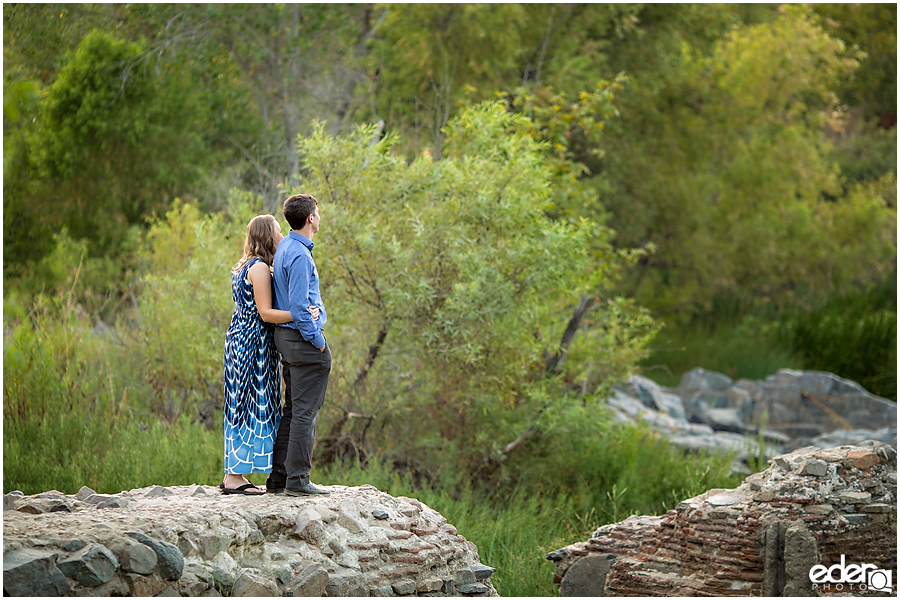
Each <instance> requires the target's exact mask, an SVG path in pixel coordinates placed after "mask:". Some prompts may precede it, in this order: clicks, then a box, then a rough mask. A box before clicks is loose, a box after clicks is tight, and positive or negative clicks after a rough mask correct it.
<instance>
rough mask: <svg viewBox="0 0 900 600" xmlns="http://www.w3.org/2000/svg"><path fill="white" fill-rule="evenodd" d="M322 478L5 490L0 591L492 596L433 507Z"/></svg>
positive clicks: (460, 540)
mask: <svg viewBox="0 0 900 600" xmlns="http://www.w3.org/2000/svg"><path fill="white" fill-rule="evenodd" d="M329 489H330V490H331V492H332V493H331V495H330V496H317V497H308V498H293V497H287V496H272V495H269V496H263V497H252V496H236V495H231V496H225V495H222V494H221V493H219V490H218V489H216V488H213V487H206V486H196V485H195V486H184V487H168V488H167V487H162V486H153V487H150V488H143V489H136V490H130V491H126V492H121V493H120V494H115V495H110V496H100V495H99V494H95V493H94V491H93V490H91V489H89V488H82V489H81V490H79V492H78V494H76V495H73V496H67V495H65V494H62V493H60V492H58V491H55V490H54V491H52V492H44V493H42V494H36V495H34V496H24V495H22V494H21V493H10V494H7V495H6V496H4V503H3V507H4V511H3V591H4V595H12V596H62V595H75V596H83V595H100V596H103V595H106V596H110V595H112V596H122V595H128V596H179V595H180V596H218V595H234V596H252V597H260V596H323V595H328V596H369V595H375V596H404V595H428V596H454V595H466V596H496V595H497V593H496V591H495V590H494V587H493V585H492V584H491V581H490V575H491V574H492V573H493V572H494V569H492V568H491V567H486V566H484V565H482V564H481V563H480V562H479V559H478V549H477V548H476V547H475V545H474V544H472V543H471V542H469V541H467V540H466V539H465V538H464V537H463V536H461V535H458V533H457V531H456V528H455V527H453V525H450V524H449V523H447V520H446V519H445V518H443V517H442V516H441V515H440V514H439V513H437V512H436V511H434V510H432V509H431V508H429V507H427V506H425V505H424V504H422V503H421V502H419V501H417V500H414V499H412V498H403V497H400V498H394V497H392V496H390V495H388V494H385V493H383V492H380V491H378V490H377V489H375V488H374V487H372V486H368V485H364V486H361V487H358V488H349V487H344V486H331V487H330V488H329ZM58 507H65V510H62V509H59V508H58Z"/></svg>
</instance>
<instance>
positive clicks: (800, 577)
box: [781, 521, 819, 597]
mask: <svg viewBox="0 0 900 600" xmlns="http://www.w3.org/2000/svg"><path fill="white" fill-rule="evenodd" d="M818 563H819V554H818V550H817V548H816V538H815V537H814V536H813V535H812V534H811V533H810V532H809V529H807V527H806V525H805V524H804V523H803V521H794V522H793V523H791V525H790V526H789V527H788V528H787V531H786V532H785V534H784V573H785V585H784V590H783V592H782V594H781V595H783V596H791V597H796V596H816V595H817V594H816V593H815V591H814V590H813V587H812V582H811V581H810V579H809V571H810V569H812V568H813V567H814V566H816V565H817V564H818Z"/></svg>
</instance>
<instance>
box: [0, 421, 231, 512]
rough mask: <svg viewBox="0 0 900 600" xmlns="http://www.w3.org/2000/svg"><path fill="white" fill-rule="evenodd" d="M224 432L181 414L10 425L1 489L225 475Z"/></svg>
mask: <svg viewBox="0 0 900 600" xmlns="http://www.w3.org/2000/svg"><path fill="white" fill-rule="evenodd" d="M222 464H223V463H222V431H221V428H220V429H219V430H215V429H213V430H208V429H206V428H205V427H203V426H202V425H198V424H191V423H190V422H189V421H188V420H187V419H186V418H181V419H179V420H178V421H176V422H175V423H174V424H172V425H166V424H164V423H161V422H157V423H154V424H153V425H151V426H145V425H142V424H140V423H138V422H128V423H120V424H118V425H113V423H111V422H108V421H104V420H99V419H92V418H90V417H87V416H85V415H79V414H53V415H49V416H47V417H45V418H43V419H28V420H25V421H20V422H18V423H16V425H15V426H14V427H8V426H7V427H5V428H4V435H3V491H4V493H6V492H10V491H12V490H14V489H18V490H21V491H22V492H24V493H26V494H36V493H38V492H42V491H46V490H51V489H55V490H58V491H60V492H63V493H66V494H74V493H75V492H77V491H78V490H79V489H80V488H81V486H83V485H86V486H88V487H89V488H91V489H93V490H94V491H96V492H100V493H107V494H114V493H117V492H120V491H122V490H128V489H133V488H138V487H145V486H149V485H188V484H191V483H204V484H207V485H211V484H215V483H217V482H218V481H220V480H221V479H222Z"/></svg>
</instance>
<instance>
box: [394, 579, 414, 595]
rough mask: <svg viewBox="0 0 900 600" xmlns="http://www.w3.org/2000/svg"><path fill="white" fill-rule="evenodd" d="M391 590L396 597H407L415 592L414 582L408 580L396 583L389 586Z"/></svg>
mask: <svg viewBox="0 0 900 600" xmlns="http://www.w3.org/2000/svg"><path fill="white" fill-rule="evenodd" d="M391 589H393V590H394V593H395V594H397V595H398V596H408V595H409V594H412V593H414V592H415V591H416V582H415V581H409V580H406V581H398V582H397V583H395V584H393V585H391Z"/></svg>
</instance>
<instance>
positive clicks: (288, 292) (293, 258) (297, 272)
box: [272, 231, 328, 348]
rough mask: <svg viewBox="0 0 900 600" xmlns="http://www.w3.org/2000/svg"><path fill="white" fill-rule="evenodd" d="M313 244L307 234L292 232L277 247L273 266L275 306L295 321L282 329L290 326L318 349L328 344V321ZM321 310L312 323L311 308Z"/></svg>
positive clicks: (283, 325)
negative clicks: (286, 312) (326, 339)
mask: <svg viewBox="0 0 900 600" xmlns="http://www.w3.org/2000/svg"><path fill="white" fill-rule="evenodd" d="M312 249H313V242H312V240H311V239H309V238H308V237H306V236H305V235H301V234H299V233H297V232H295V231H291V232H290V233H289V234H288V235H287V237H285V238H284V239H283V240H281V243H280V244H278V250H276V252H275V261H274V262H273V263H272V269H273V271H274V273H273V276H274V278H275V306H274V308H276V309H278V310H289V311H291V318H292V319H293V321H291V322H290V323H284V324H282V325H281V326H282V327H291V328H293V329H296V330H297V331H299V332H300V336H301V337H302V338H303V339H304V340H306V341H308V342H312V344H313V346H315V347H316V348H321V347H322V346H324V345H325V336H323V335H322V328H323V327H324V326H325V322H326V321H327V320H328V316H327V315H326V314H325V305H324V304H322V295H321V294H320V293H319V271H318V270H317V269H316V263H315V262H313V257H312ZM313 305H315V306H318V307H319V319H318V320H317V321H313V318H312V315H311V314H310V313H309V307H310V306H313Z"/></svg>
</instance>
